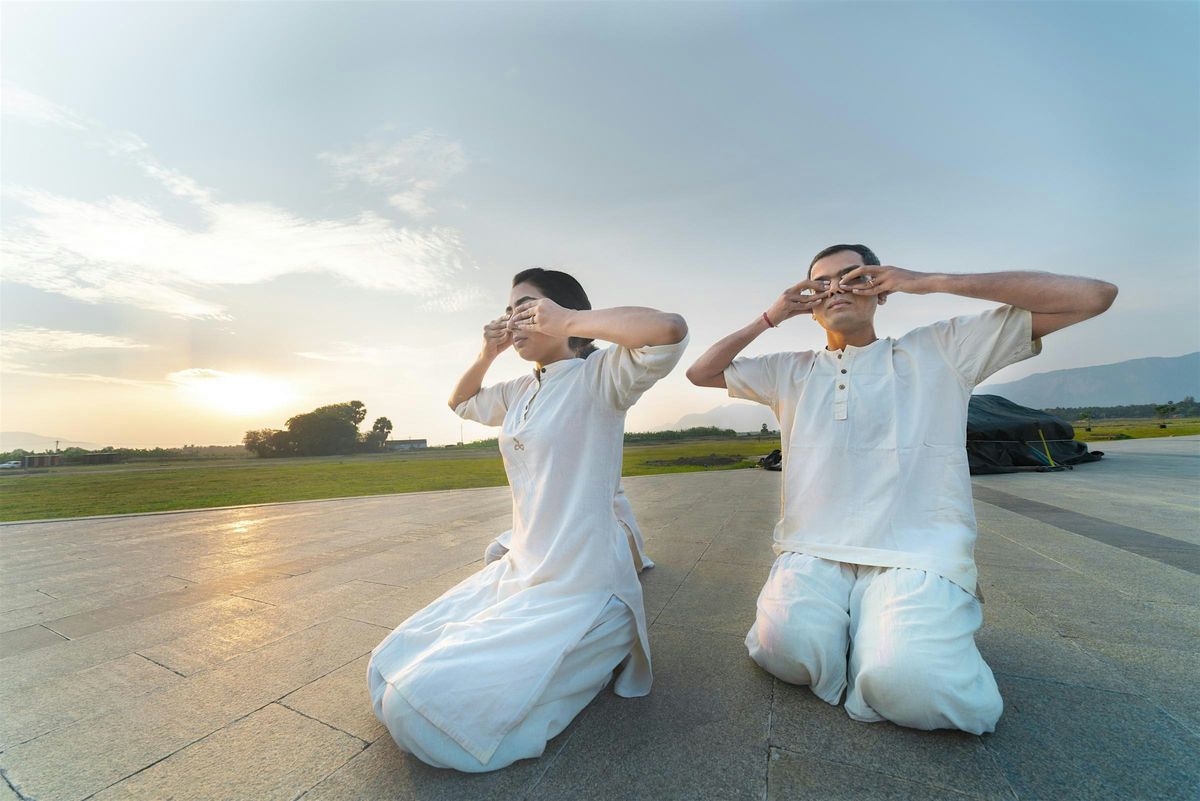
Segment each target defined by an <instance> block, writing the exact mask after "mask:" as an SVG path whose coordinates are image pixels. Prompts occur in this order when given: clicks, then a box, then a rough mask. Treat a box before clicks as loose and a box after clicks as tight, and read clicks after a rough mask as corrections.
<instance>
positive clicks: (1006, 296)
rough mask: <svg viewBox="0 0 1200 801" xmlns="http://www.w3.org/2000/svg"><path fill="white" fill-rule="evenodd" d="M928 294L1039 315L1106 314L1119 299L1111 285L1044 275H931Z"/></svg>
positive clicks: (926, 281)
mask: <svg viewBox="0 0 1200 801" xmlns="http://www.w3.org/2000/svg"><path fill="white" fill-rule="evenodd" d="M922 283H923V284H924V285H925V286H926V287H927V291H928V292H945V293H948V294H951V295H961V296H963V297H968V298H980V299H981V300H991V301H995V302H996V303H1006V304H1008V305H1010V306H1016V307H1017V308H1019V309H1026V310H1028V311H1031V312H1034V313H1035V314H1064V313H1072V312H1084V311H1094V312H1096V313H1099V312H1102V311H1104V310H1105V309H1107V308H1108V307H1109V305H1110V304H1111V303H1112V301H1113V298H1114V297H1116V293H1117V288H1116V287H1115V286H1113V285H1112V284H1110V283H1108V282H1107V281H1100V280H1097V279H1095V278H1082V277H1079V276H1072V275H1055V274H1053V273H1043V272H1032V271H1031V272H1025V271H1016V270H1014V271H1010V272H999V273H968V274H964V275H957V274H951V273H929V274H928V275H927V276H926V277H925V279H924V280H923V282H922Z"/></svg>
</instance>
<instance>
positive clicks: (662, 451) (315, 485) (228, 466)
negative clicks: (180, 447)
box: [0, 418, 1200, 521]
mask: <svg viewBox="0 0 1200 801" xmlns="http://www.w3.org/2000/svg"><path fill="white" fill-rule="evenodd" d="M1190 434H1200V418H1187V419H1175V420H1170V421H1169V422H1168V423H1167V427H1166V428H1165V429H1164V428H1159V427H1158V421H1156V420H1104V421H1096V422H1094V423H1093V424H1092V431H1091V432H1090V433H1089V432H1086V431H1084V429H1083V426H1082V425H1078V424H1077V423H1076V432H1075V435H1076V439H1079V440H1084V441H1088V442H1103V441H1106V440H1113V439H1124V438H1129V437H1132V438H1141V437H1163V436H1186V435H1190ZM778 447H779V440H778V439H762V440H759V439H756V438H753V437H739V438H737V439H704V440H687V441H683V442H672V443H655V444H642V445H626V446H625V463H624V467H623V474H624V475H627V476H643V475H651V474H655V473H687V472H693V471H696V470H736V469H740V468H746V467H753V466H754V459H755V458H757V457H758V456H761V455H762V454H765V453H768V452H769V451H771V450H772V449H773V448H778ZM710 456H716V457H741V459H740V460H729V459H721V458H717V459H709V458H706V457H710ZM681 460H682V461H686V462H690V463H677V462H679V461H681ZM714 462H727V463H714ZM505 481H506V479H505V477H504V467H503V465H502V463H501V461H500V455H499V454H498V453H497V452H496V451H495V450H491V449H474V448H462V449H459V448H451V449H442V448H431V449H429V450H427V451H414V452H411V453H404V454H385V455H376V456H347V457H322V458H309V459H273V460H259V459H244V458H242V459H205V460H198V461H182V462H180V461H175V462H162V463H154V462H131V463H129V464H121V465H99V466H94V467H60V468H54V469H53V470H46V471H31V472H28V473H24V472H17V473H16V474H9V475H3V476H0V521H12V520H35V519H39V518H49V517H80V516H83V515H101V514H124V513H129V512H162V511H169V510H176V509H205V508H210V507H213V506H238V505H241V504H247V503H269V502H275V501H303V500H314V499H319V498H341V497H348V496H353V495H384V494H389V493H395V492H421V491H425V490H449V489H464V488H468V487H495V486H500V485H503V484H504V483H505Z"/></svg>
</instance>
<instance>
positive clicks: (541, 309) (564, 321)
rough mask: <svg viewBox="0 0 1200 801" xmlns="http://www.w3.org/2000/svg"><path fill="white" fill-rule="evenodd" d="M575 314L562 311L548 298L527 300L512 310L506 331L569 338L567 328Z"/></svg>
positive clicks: (566, 310) (571, 310)
mask: <svg viewBox="0 0 1200 801" xmlns="http://www.w3.org/2000/svg"><path fill="white" fill-rule="evenodd" d="M575 314H576V312H575V310H574V309H564V308H563V307H562V306H559V305H558V304H557V303H555V302H554V301H552V300H550V298H538V299H537V300H527V301H525V302H524V303H522V304H521V305H520V306H517V308H515V309H513V313H512V319H510V320H509V321H508V329H509V331H510V332H512V331H533V332H536V333H538V334H546V335H547V336H552V337H562V338H564V339H565V338H566V337H569V336H571V333H570V332H569V331H568V330H567V327H568V326H569V325H570V322H571V319H572V318H573V317H574V316H575Z"/></svg>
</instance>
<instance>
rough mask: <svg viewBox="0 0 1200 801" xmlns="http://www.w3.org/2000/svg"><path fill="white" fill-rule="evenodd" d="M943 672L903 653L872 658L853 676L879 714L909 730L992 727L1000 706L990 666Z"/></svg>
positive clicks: (979, 731)
mask: <svg viewBox="0 0 1200 801" xmlns="http://www.w3.org/2000/svg"><path fill="white" fill-rule="evenodd" d="M979 671H980V672H978V673H973V674H972V675H970V676H966V675H958V676H947V675H943V674H942V673H940V672H939V671H937V670H935V669H933V667H932V666H931V665H929V664H927V663H926V662H925V661H923V660H921V659H920V657H919V656H914V655H906V654H904V653H903V652H898V653H894V654H891V655H888V656H885V657H876V658H874V659H872V660H870V661H869V662H867V663H866V664H864V665H863V666H862V667H861V668H860V669H859V671H858V673H857V675H856V676H855V678H854V682H855V686H856V688H857V690H858V693H859V694H861V696H862V700H863V701H864V702H865V703H866V704H867V705H868V706H869V707H871V709H873V710H875V712H877V713H878V714H879V715H882V716H883V717H885V718H887V719H888V720H890V721H892V722H893V723H896V724H898V725H901V726H908V727H909V728H914V729H959V730H962V731H966V732H970V733H972V734H983V733H985V732H990V731H994V730H995V728H996V721H998V720H999V719H1000V713H1001V712H1002V711H1003V709H1004V704H1003V701H1001V699H1000V692H999V690H998V689H997V688H996V683H995V680H994V679H993V678H992V675H991V671H990V670H988V668H987V666H986V665H984V664H982V660H980V664H979Z"/></svg>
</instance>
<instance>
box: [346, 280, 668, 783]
mask: <svg viewBox="0 0 1200 801" xmlns="http://www.w3.org/2000/svg"><path fill="white" fill-rule="evenodd" d="M592 339H603V340H607V341H609V342H613V343H615V344H614V345H612V346H611V347H608V348H606V349H603V350H597V351H594V352H591V351H592V349H591V348H590V347H588V346H589V345H590V343H591V340H592ZM510 344H511V345H512V346H513V347H514V348H515V349H516V351H517V353H518V354H519V355H520V356H521V358H523V359H525V360H527V361H531V362H535V363H536V367H535V368H534V369H533V371H532V372H531V373H530V374H528V375H525V376H522V377H521V378H517V379H514V380H512V381H506V382H504V383H502V384H496V385H493V386H489V387H484V388H482V389H481V388H480V387H481V384H482V382H483V376H484V373H486V372H487V369H488V367H489V366H490V365H491V363H492V361H493V360H494V359H495V358H496V357H497V356H498V355H499V354H500V353H501V352H502V351H503V350H504V349H506V348H507V347H508V346H509V345H510ZM686 344H687V325H686V323H685V322H684V321H683V318H682V317H679V316H678V315H675V314H665V313H663V312H659V311H655V310H653V309H645V308H637V307H622V308H614V309H600V310H595V311H592V310H591V304H590V303H589V302H588V299H587V295H586V294H585V293H584V291H583V288H582V287H581V286H580V285H579V283H578V282H577V281H576V280H575V279H574V278H572V277H571V276H569V275H567V274H566V273H561V272H557V271H553V270H542V269H532V270H526V271H524V272H521V273H518V274H517V276H516V277H515V278H514V279H513V288H512V292H511V294H510V299H509V306H508V309H507V311H506V313H505V316H504V317H501V318H500V319H499V320H496V321H494V322H492V323H489V324H488V325H487V326H485V327H484V346H483V350H482V351H481V353H480V355H479V358H478V359H476V361H475V363H474V364H473V365H472V366H471V368H470V369H468V370H467V372H466V373H465V374H464V375H463V377H462V379H461V380H460V381H459V383H458V387H457V389H455V391H454V395H453V396H452V397H451V399H450V406H451V407H452V408H453V409H454V410H455V412H457V413H458V414H459V415H460V416H462V417H464V418H466V419H468V420H475V421H478V422H480V423H484V424H486V425H498V426H501V430H500V452H501V454H502V455H503V457H504V469H505V472H506V473H507V474H508V483H509V485H510V486H511V487H512V494H513V535H512V541H511V543H510V550H509V552H508V554H507V555H506V556H505V558H503V559H500V560H498V561H495V562H492V563H491V564H489V565H487V566H486V567H484V568H483V570H481V571H480V572H478V573H476V574H475V575H473V576H471V577H470V578H468V579H466V580H465V581H463V582H462V583H460V584H458V585H457V586H456V587H454V588H452V589H451V590H449V591H448V592H446V594H445V595H443V596H442V597H441V598H438V599H437V600H436V601H434V602H433V603H432V604H430V605H429V606H428V607H426V608H425V609H423V610H421V611H420V612H417V613H416V614H415V615H413V616H412V617H410V618H409V619H408V620H406V621H404V622H403V623H402V624H400V626H399V628H397V629H396V630H395V631H393V632H392V633H391V634H389V635H388V636H387V637H386V638H385V639H384V640H383V642H381V643H380V644H379V645H378V646H377V647H376V648H375V650H374V651H373V652H372V654H371V661H370V664H369V665H368V667H367V681H368V684H369V687H370V691H371V702H372V704H373V706H374V709H375V715H376V716H377V717H378V718H379V719H380V721H382V722H383V723H384V725H386V726H387V728H388V731H389V732H391V735H392V737H393V739H395V741H396V743H397V744H398V745H399V746H400V747H401V748H402V749H404V750H406V751H410V752H411V753H413V754H415V755H416V756H417V757H418V758H419V759H421V760H422V761H424V762H427V763H429V764H430V765H434V766H437V767H447V768H455V769H457V770H462V771H471V772H479V771H488V770H496V769H497V768H502V767H504V766H506V765H509V764H511V763H512V762H515V761H516V760H518V759H524V758H527V757H536V756H540V755H541V753H542V751H543V750H545V747H546V742H547V741H548V740H549V739H550V738H552V737H554V736H555V735H556V734H558V733H559V732H560V731H562V730H563V729H564V728H566V726H567V724H568V723H570V722H571V720H572V719H573V718H574V717H575V716H576V715H577V714H579V712H580V711H581V710H582V709H583V708H584V707H585V706H587V704H588V702H589V701H591V700H592V698H593V697H595V695H596V694H597V693H598V692H600V690H601V689H603V688H604V686H605V685H606V684H607V683H608V681H609V679H610V678H611V676H612V672H613V670H614V669H615V668H616V667H618V666H619V665H620V664H621V663H622V662H626V660H628V661H627V662H626V664H625V666H624V668H623V669H622V671H621V674H620V676H619V677H618V679H617V682H616V685H615V687H614V690H615V692H616V693H617V694H618V695H622V696H626V697H632V696H639V695H645V694H646V693H648V692H649V691H650V679H651V676H650V651H649V647H648V645H647V641H646V617H645V612H644V610H643V608H642V590H641V586H640V585H639V583H638V577H637V571H636V569H635V567H634V565H633V562H632V560H630V558H629V557H630V551H629V545H628V542H627V539H626V535H625V530H624V528H623V527H622V526H621V524H620V523H619V522H618V521H617V516H616V513H615V512H614V510H613V497H614V495H615V494H616V492H617V487H618V484H619V481H620V475H621V451H622V445H623V439H624V437H623V435H624V430H625V413H626V411H627V410H628V409H629V408H630V407H631V406H633V404H634V403H635V402H636V401H637V399H638V398H639V397H641V395H642V393H643V392H645V391H646V390H647V389H649V388H650V387H651V386H652V385H653V384H654V383H655V382H656V381H658V379H660V378H662V377H663V376H665V375H666V374H667V373H669V372H670V371H671V369H672V368H673V367H674V366H675V364H676V363H677V362H678V361H679V357H680V356H681V355H682V354H683V350H684V348H685V346H686ZM581 352H582V353H585V354H587V355H586V357H581V356H580V355H579V354H580V353H581Z"/></svg>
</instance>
